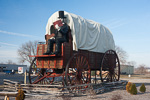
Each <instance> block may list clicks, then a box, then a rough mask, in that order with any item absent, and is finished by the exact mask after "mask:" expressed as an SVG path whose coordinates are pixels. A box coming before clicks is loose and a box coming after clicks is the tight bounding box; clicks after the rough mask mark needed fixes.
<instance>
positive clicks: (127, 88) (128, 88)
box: [126, 82, 132, 93]
mask: <svg viewBox="0 0 150 100" xmlns="http://www.w3.org/2000/svg"><path fill="white" fill-rule="evenodd" d="M131 85H132V83H131V82H128V83H127V85H126V90H127V92H129V93H130V87H131Z"/></svg>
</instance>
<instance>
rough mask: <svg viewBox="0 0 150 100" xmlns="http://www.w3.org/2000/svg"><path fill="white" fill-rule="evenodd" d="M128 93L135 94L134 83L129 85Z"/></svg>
mask: <svg viewBox="0 0 150 100" xmlns="http://www.w3.org/2000/svg"><path fill="white" fill-rule="evenodd" d="M130 93H131V94H133V95H136V94H137V88H136V85H135V84H132V85H131V87H130Z"/></svg>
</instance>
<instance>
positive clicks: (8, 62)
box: [6, 60, 16, 65]
mask: <svg viewBox="0 0 150 100" xmlns="http://www.w3.org/2000/svg"><path fill="white" fill-rule="evenodd" d="M6 64H13V65H16V63H14V62H13V61H12V60H8V61H7V62H6Z"/></svg>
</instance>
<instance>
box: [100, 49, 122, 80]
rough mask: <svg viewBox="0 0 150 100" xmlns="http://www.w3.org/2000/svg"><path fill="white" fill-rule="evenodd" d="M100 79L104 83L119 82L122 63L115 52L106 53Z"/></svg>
mask: <svg viewBox="0 0 150 100" xmlns="http://www.w3.org/2000/svg"><path fill="white" fill-rule="evenodd" d="M100 77H101V81H102V82H114V81H119V78H120V63H119V59H118V56H117V54H116V52H115V51H113V50H108V51H106V52H105V54H104V56H103V58H102V62H101V68H100Z"/></svg>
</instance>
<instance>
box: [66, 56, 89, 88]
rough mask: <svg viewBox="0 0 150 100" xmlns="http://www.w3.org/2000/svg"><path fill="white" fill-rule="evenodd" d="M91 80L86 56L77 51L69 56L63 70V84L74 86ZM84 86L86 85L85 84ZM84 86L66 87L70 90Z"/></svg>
mask: <svg viewBox="0 0 150 100" xmlns="http://www.w3.org/2000/svg"><path fill="white" fill-rule="evenodd" d="M90 81H91V76H90V66H89V62H88V59H87V58H86V56H84V55H82V54H80V53H77V54H75V55H74V56H72V57H71V58H70V60H69V61H68V63H67V66H66V71H65V85H66V86H74V85H81V84H88V83H90ZM85 87H86V86H85ZM85 87H74V88H68V89H71V90H74V89H81V88H85Z"/></svg>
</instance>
